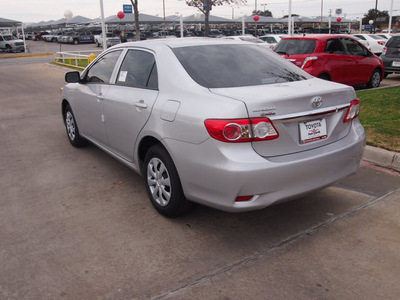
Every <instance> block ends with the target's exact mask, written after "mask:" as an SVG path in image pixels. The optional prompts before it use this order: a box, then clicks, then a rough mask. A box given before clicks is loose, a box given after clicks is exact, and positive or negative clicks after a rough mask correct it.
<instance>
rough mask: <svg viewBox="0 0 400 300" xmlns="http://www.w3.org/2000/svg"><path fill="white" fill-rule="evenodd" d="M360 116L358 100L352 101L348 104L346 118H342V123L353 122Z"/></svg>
mask: <svg viewBox="0 0 400 300" xmlns="http://www.w3.org/2000/svg"><path fill="white" fill-rule="evenodd" d="M359 114H360V100H359V99H354V100H353V101H351V102H350V107H349V108H348V109H347V112H346V116H345V117H344V120H343V122H344V123H347V122H350V121H351V120H354V119H355V118H357V117H358V115H359Z"/></svg>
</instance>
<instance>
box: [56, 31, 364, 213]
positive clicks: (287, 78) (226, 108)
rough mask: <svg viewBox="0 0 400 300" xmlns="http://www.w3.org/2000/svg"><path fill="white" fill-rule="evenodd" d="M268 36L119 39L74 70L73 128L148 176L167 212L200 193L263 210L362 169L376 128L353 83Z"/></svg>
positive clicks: (79, 141) (68, 108)
mask: <svg viewBox="0 0 400 300" xmlns="http://www.w3.org/2000/svg"><path fill="white" fill-rule="evenodd" d="M259 45H260V44H254V43H248V42H243V41H233V40H227V39H203V38H185V39H157V40H151V41H138V42H130V43H123V44H119V45H116V46H114V47H111V48H109V49H108V50H106V51H104V52H103V53H102V54H100V55H99V56H98V57H97V58H96V59H95V60H94V61H93V62H92V63H91V64H90V65H89V66H88V67H87V68H86V69H85V70H84V71H83V72H82V74H80V73H79V72H77V71H74V72H68V73H67V74H66V75H65V79H66V81H67V82H68V84H67V85H66V86H65V87H64V88H63V90H62V93H61V99H60V100H61V101H60V106H61V111H62V116H63V120H64V123H65V127H66V131H67V137H68V139H69V141H70V143H71V144H72V145H73V146H75V147H79V146H83V145H84V144H85V143H86V142H87V141H90V142H92V143H93V144H95V145H97V146H98V147H99V148H101V149H103V150H104V151H105V152H107V153H108V154H110V155H111V156H113V157H114V158H116V159H117V160H119V161H121V162H122V163H124V164H125V165H127V166H128V167H130V168H132V169H133V170H134V171H136V172H138V173H139V174H141V175H142V176H143V177H144V184H145V186H146V189H147V192H148V195H149V198H150V201H151V203H152V204H153V206H154V207H155V209H156V210H157V211H158V212H160V213H161V214H163V215H166V216H168V217H176V216H179V215H181V214H183V213H185V212H186V211H187V210H188V209H189V208H190V206H191V205H190V203H191V202H197V203H200V204H204V205H208V206H211V207H215V208H218V209H222V210H226V211H248V210H254V209H261V208H264V207H267V206H269V205H271V204H273V203H279V202H282V201H287V200H290V199H293V198H298V197H301V196H303V195H305V194H308V193H310V192H313V191H316V190H320V189H322V188H324V187H326V186H329V185H331V184H333V183H334V182H336V181H338V180H340V179H343V178H345V177H346V176H348V175H350V174H353V173H355V172H356V171H357V170H358V169H359V167H360V162H361V158H362V155H363V152H364V145H365V138H366V136H365V132H364V129H363V127H362V125H361V124H360V122H359V120H358V113H359V108H360V100H359V99H357V96H356V93H355V91H354V89H353V88H352V87H350V86H347V85H342V84H338V83H335V82H331V81H326V80H322V79H319V78H315V77H313V76H311V75H309V74H308V73H306V72H305V71H303V70H301V69H300V68H298V67H296V66H295V65H293V64H292V63H290V62H288V61H286V60H285V59H284V58H281V57H280V56H279V55H277V54H276V53H273V52H272V51H266V50H265V49H264V48H263V47H260V46H259ZM71 163H72V162H71ZM74 163H76V164H79V161H75V162H74Z"/></svg>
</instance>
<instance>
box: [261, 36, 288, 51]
mask: <svg viewBox="0 0 400 300" xmlns="http://www.w3.org/2000/svg"><path fill="white" fill-rule="evenodd" d="M287 36H288V35H286V34H267V35H262V36H260V37H259V39H260V40H263V41H264V42H266V43H267V44H268V45H269V47H270V49H271V50H274V48H275V46H276V45H277V44H278V43H279V42H280V40H281V39H282V38H284V37H287Z"/></svg>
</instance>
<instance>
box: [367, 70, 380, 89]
mask: <svg viewBox="0 0 400 300" xmlns="http://www.w3.org/2000/svg"><path fill="white" fill-rule="evenodd" d="M381 81H382V72H381V71H380V70H378V69H375V70H374V72H373V73H372V75H371V78H370V80H369V82H368V83H367V87H369V88H377V87H378V86H379V85H380V84H381Z"/></svg>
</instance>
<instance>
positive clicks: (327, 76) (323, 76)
mask: <svg viewBox="0 0 400 300" xmlns="http://www.w3.org/2000/svg"><path fill="white" fill-rule="evenodd" d="M318 78H320V79H323V80H328V81H330V80H331V78H330V77H329V75H328V74H326V73H324V74H321V75H319V76H318Z"/></svg>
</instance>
